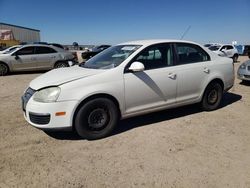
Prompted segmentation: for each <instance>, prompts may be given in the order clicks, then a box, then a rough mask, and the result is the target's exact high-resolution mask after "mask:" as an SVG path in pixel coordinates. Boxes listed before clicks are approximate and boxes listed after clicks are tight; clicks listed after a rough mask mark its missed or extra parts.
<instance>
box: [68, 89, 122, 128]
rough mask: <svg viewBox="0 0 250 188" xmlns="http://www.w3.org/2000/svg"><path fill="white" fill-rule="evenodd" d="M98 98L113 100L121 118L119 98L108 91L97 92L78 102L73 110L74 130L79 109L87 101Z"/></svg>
mask: <svg viewBox="0 0 250 188" xmlns="http://www.w3.org/2000/svg"><path fill="white" fill-rule="evenodd" d="M96 98H107V99H110V100H111V101H112V102H114V104H115V105H116V106H117V109H118V111H119V112H118V114H119V118H120V117H121V109H120V104H119V102H118V100H117V99H116V98H115V97H114V96H112V95H110V94H107V93H97V94H93V95H90V96H88V97H87V98H84V99H83V100H82V101H81V102H80V103H79V104H77V107H76V108H75V109H74V111H73V117H72V122H71V124H72V129H73V130H74V129H75V118H76V114H77V112H78V111H79V109H80V108H81V107H82V106H83V105H84V104H86V103H87V102H89V101H91V100H93V99H96Z"/></svg>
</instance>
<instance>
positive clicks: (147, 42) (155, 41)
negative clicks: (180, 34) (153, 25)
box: [119, 39, 200, 46]
mask: <svg viewBox="0 0 250 188" xmlns="http://www.w3.org/2000/svg"><path fill="white" fill-rule="evenodd" d="M169 42H175V43H176V42H177V43H178V42H183V43H190V44H196V45H200V44H198V43H195V42H191V41H186V40H173V39H151V40H137V41H130V42H125V43H120V44H119V45H143V46H149V45H153V44H159V43H169Z"/></svg>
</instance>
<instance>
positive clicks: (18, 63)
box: [10, 46, 36, 71]
mask: <svg viewBox="0 0 250 188" xmlns="http://www.w3.org/2000/svg"><path fill="white" fill-rule="evenodd" d="M34 52H35V48H34V47H33V46H28V47H23V48H21V49H20V50H18V51H16V52H15V53H13V54H12V55H11V57H10V58H11V64H12V67H13V69H14V70H15V71H18V70H36V55H35V54H34Z"/></svg>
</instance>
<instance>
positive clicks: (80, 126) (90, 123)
mask: <svg viewBox="0 0 250 188" xmlns="http://www.w3.org/2000/svg"><path fill="white" fill-rule="evenodd" d="M118 120H119V113H118V108H117V106H116V105H115V104H114V102H113V101H111V100H109V99H107V98H96V99H93V100H91V101H88V102H87V103H85V104H84V105H83V106H82V107H80V109H79V110H78V111H77V112H76V116H75V121H74V128H75V130H76V132H77V134H78V135H79V136H81V137H82V138H85V139H88V140H96V139H100V138H104V137H106V136H108V135H110V133H111V132H112V131H113V129H114V128H115V126H116V124H117V122H118Z"/></svg>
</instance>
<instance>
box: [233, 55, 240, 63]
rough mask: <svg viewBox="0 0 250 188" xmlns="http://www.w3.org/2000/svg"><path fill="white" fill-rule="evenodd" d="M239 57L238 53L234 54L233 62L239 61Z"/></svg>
mask: <svg viewBox="0 0 250 188" xmlns="http://www.w3.org/2000/svg"><path fill="white" fill-rule="evenodd" d="M238 57H239V56H238V55H237V54H234V56H233V62H234V63H236V62H237V60H238Z"/></svg>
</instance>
